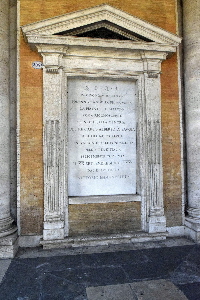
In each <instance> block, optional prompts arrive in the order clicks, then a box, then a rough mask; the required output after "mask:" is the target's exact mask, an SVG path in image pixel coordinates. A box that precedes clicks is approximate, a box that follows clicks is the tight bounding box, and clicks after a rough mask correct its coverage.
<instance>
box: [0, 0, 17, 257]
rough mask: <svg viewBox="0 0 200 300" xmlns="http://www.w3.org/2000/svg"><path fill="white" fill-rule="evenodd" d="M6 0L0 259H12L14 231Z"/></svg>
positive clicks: (0, 31)
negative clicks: (11, 201) (11, 197)
mask: <svg viewBox="0 0 200 300" xmlns="http://www.w3.org/2000/svg"><path fill="white" fill-rule="evenodd" d="M9 7H10V4H9V1H8V0H1V1H0V48H1V51H0V70H1V72H0V166H1V167H0V258H8V257H13V255H14V254H15V250H16V247H15V246H14V242H15V241H16V238H17V235H16V234H14V235H13V233H14V232H16V230H17V228H16V226H15V225H13V219H12V218H11V215H10V204H11V203H10V113H9V110H10V107H9V104H10V101H9Z"/></svg>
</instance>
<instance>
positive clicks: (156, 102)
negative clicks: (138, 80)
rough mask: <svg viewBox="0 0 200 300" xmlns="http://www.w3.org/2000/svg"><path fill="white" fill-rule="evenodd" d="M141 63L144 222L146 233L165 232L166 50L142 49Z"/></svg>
mask: <svg viewBox="0 0 200 300" xmlns="http://www.w3.org/2000/svg"><path fill="white" fill-rule="evenodd" d="M142 59H143V63H144V79H145V100H146V107H145V110H146V120H145V127H146V135H147V138H146V157H147V161H146V163H147V166H146V173H147V174H146V178H147V180H146V182H147V187H146V197H147V199H149V200H148V201H147V203H148V205H147V218H148V221H147V224H148V228H147V229H148V232H149V233H157V232H166V218H165V215H164V204H163V168H162V137H161V84H160V72H161V62H162V60H164V59H166V53H161V54H160V55H158V54H155V53H151V52H146V53H143V54H142Z"/></svg>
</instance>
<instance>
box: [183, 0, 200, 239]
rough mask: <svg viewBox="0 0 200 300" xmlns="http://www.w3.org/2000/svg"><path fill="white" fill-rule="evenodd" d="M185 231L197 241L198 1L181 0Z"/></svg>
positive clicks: (199, 141)
mask: <svg viewBox="0 0 200 300" xmlns="http://www.w3.org/2000/svg"><path fill="white" fill-rule="evenodd" d="M183 5H184V6H183V30H184V71H185V112H186V146H187V180H188V181H187V188H188V216H189V217H188V218H186V229H187V231H188V234H189V235H190V236H191V237H192V238H194V239H195V240H197V241H200V171H199V170H200V30H199V29H200V2H199V0H184V1H183Z"/></svg>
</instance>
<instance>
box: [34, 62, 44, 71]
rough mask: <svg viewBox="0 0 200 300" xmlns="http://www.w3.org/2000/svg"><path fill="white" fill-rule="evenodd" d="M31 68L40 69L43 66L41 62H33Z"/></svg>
mask: <svg viewBox="0 0 200 300" xmlns="http://www.w3.org/2000/svg"><path fill="white" fill-rule="evenodd" d="M32 67H33V68H34V69H42V67H43V64H42V62H41V61H34V62H33V63H32Z"/></svg>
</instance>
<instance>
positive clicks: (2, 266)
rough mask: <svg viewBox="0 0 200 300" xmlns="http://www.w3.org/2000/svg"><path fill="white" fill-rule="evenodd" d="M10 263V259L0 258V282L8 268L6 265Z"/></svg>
mask: <svg viewBox="0 0 200 300" xmlns="http://www.w3.org/2000/svg"><path fill="white" fill-rule="evenodd" d="M10 263H11V259H1V260H0V283H1V281H2V280H3V277H4V275H5V273H6V271H7V270H8V267H9V265H10Z"/></svg>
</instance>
